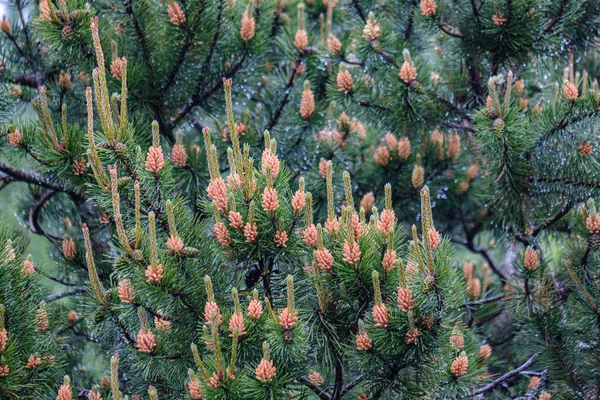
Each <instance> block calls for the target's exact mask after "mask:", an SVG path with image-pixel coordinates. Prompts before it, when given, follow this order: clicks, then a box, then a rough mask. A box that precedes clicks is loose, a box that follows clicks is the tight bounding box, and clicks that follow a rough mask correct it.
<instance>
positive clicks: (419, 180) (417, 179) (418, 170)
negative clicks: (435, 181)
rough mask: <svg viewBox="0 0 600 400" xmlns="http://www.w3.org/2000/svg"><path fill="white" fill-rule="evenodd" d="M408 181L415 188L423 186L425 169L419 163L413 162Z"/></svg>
mask: <svg viewBox="0 0 600 400" xmlns="http://www.w3.org/2000/svg"><path fill="white" fill-rule="evenodd" d="M410 181H411V183H412V186H413V187H414V188H415V189H420V188H422V187H423V184H424V183H425V169H423V167H422V166H421V164H415V167H414V168H413V171H412V176H411V179H410Z"/></svg>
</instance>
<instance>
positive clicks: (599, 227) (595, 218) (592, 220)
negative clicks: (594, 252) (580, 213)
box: [585, 214, 600, 233]
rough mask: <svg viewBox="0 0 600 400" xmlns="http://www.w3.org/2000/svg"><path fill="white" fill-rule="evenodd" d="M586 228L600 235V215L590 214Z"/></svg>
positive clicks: (586, 221)
mask: <svg viewBox="0 0 600 400" xmlns="http://www.w3.org/2000/svg"><path fill="white" fill-rule="evenodd" d="M585 227H586V228H587V230H588V231H590V233H600V214H590V215H588V217H587V218H586V220H585Z"/></svg>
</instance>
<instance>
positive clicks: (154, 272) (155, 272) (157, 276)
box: [144, 264, 163, 284]
mask: <svg viewBox="0 0 600 400" xmlns="http://www.w3.org/2000/svg"><path fill="white" fill-rule="evenodd" d="M144 274H145V275H146V278H147V279H146V282H148V283H157V284H158V283H160V281H161V280H162V278H163V267H162V265H161V264H158V265H152V264H150V265H148V267H146V271H145V273H144Z"/></svg>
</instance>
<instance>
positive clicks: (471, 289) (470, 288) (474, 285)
mask: <svg viewBox="0 0 600 400" xmlns="http://www.w3.org/2000/svg"><path fill="white" fill-rule="evenodd" d="M467 294H468V295H469V297H471V298H472V299H477V298H479V296H481V281H480V280H479V278H471V279H470V280H469V281H468V282H467Z"/></svg>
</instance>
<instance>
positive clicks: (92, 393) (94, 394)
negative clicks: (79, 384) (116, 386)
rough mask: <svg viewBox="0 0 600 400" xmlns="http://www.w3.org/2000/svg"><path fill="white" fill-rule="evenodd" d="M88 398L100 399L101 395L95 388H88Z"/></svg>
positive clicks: (90, 399) (91, 399)
mask: <svg viewBox="0 0 600 400" xmlns="http://www.w3.org/2000/svg"><path fill="white" fill-rule="evenodd" d="M88 400H102V396H101V395H100V392H99V391H98V389H97V388H95V389H92V390H90V392H89V393H88Z"/></svg>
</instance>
